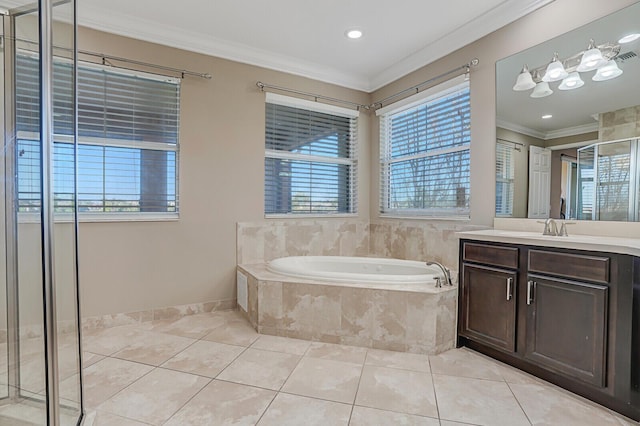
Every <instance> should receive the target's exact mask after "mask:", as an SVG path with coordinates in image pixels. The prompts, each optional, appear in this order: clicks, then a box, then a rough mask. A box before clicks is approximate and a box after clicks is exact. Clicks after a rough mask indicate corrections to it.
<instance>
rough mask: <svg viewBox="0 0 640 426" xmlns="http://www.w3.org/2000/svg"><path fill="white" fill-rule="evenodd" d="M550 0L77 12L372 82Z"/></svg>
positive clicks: (300, 0)
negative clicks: (353, 35)
mask: <svg viewBox="0 0 640 426" xmlns="http://www.w3.org/2000/svg"><path fill="white" fill-rule="evenodd" d="M551 1H553V0H473V1H468V0H447V1H442V0H438V1H435V0H398V1H394V2H392V1H388V0H384V1H383V0H322V1H311V0H270V1H265V0H262V1H259V0H183V1H181V2H179V3H175V2H173V1H168V0H135V1H132V0H109V1H104V0H82V1H79V2H78V15H79V16H78V22H79V24H80V25H83V26H87V27H90V28H95V29H98V30H102V31H106V32H110V33H115V34H120V35H124V36H129V37H133V38H137V39H142V40H148V41H152V42H156V43H161V44H165V45H168V46H173V47H178V48H181V49H186V50H190V51H195V52H199V53H204V54H209V55H213V56H218V57H222V58H227V59H231V60H234V61H239V62H243V63H248V64H253V65H258V66H263V67H266V68H271V69H275V70H279V71H284V72H288V73H293V74H297V75H302V76H305V77H310V78H313V79H316V80H321V81H325V82H330V83H334V84H338V85H341V86H345V87H349V88H353V89H358V90H364V91H367V92H371V91H373V90H375V89H377V88H379V87H381V86H383V85H385V84H387V83H390V82H392V81H394V80H396V79H398V78H400V77H402V76H404V75H406V74H407V73H409V72H411V71H414V70H416V69H418V68H420V67H422V66H424V65H427V64H428V63H430V62H433V61H435V60H437V59H438V58H441V57H443V56H445V55H447V54H449V53H451V52H452V51H454V50H456V49H459V48H461V47H463V46H465V45H466V44H469V43H471V42H473V41H475V40H477V39H479V38H481V37H483V36H485V35H487V34H489V33H491V32H493V31H495V30H497V29H498V28H501V27H503V26H505V25H506V24H509V23H510V22H513V21H514V20H516V19H518V18H520V17H522V16H524V15H526V14H527V13H530V12H532V11H533V10H535V9H537V8H539V7H541V6H543V5H545V4H547V3H549V2H551ZM352 28H357V29H360V30H361V31H362V32H363V33H364V36H363V37H362V38H361V39H359V40H350V39H347V38H346V37H345V35H344V34H345V31H346V30H348V29H352ZM469 59H471V58H469Z"/></svg>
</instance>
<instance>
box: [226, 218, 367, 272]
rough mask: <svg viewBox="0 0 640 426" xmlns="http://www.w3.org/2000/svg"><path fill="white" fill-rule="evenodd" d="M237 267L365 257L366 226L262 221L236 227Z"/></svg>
mask: <svg viewBox="0 0 640 426" xmlns="http://www.w3.org/2000/svg"><path fill="white" fill-rule="evenodd" d="M236 229H237V245H236V247H237V261H238V265H242V264H252V263H262V262H265V261H269V260H273V259H276V258H278V257H285V256H308V255H316V256H331V255H333V256H366V255H368V253H369V224H368V223H367V222H364V221H361V220H357V219H318V220H266V221H264V222H252V223H238V224H237V228H236Z"/></svg>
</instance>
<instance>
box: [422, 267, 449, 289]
mask: <svg viewBox="0 0 640 426" xmlns="http://www.w3.org/2000/svg"><path fill="white" fill-rule="evenodd" d="M432 265H436V266H437V267H439V268H440V269H441V270H442V275H443V278H444V281H445V282H446V283H447V285H450V286H453V283H452V282H451V272H450V271H449V270H448V269H447V268H445V267H444V266H442V264H441V263H438V262H427V266H432ZM436 287H442V282H441V281H440V277H436Z"/></svg>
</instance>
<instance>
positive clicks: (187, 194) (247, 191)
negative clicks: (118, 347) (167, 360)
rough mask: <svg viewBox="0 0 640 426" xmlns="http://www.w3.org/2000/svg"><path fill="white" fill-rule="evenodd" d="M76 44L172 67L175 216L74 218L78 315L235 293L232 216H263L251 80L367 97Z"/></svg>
mask: <svg viewBox="0 0 640 426" xmlns="http://www.w3.org/2000/svg"><path fill="white" fill-rule="evenodd" d="M78 41H79V48H80V49H84V50H91V51H95V52H102V53H105V54H111V55H115V56H122V57H127V58H135V59H136V60H139V61H146V62H151V63H156V64H162V65H166V66H170V67H176V68H186V69H191V70H196V71H200V72H210V73H211V74H212V75H213V79H212V80H204V79H200V78H193V77H187V78H186V79H184V80H183V83H182V94H181V115H180V220H178V221H174V222H124V223H123V222H118V223H81V224H80V244H79V247H80V283H81V291H82V292H81V296H82V308H83V312H82V314H83V316H85V317H86V316H96V315H101V314H106V313H117V312H132V311H140V310H147V309H151V308H154V307H162V306H172V305H182V304H188V303H195V302H203V301H213V300H224V299H233V298H235V265H236V223H237V222H252V221H259V220H261V219H263V200H264V196H263V190H264V189H263V185H264V184H263V181H264V94H263V93H260V92H259V91H258V90H257V88H256V86H255V83H256V81H258V80H261V81H263V82H267V83H272V84H276V85H280V86H286V87H291V88H295V89H299V90H303V91H309V92H315V93H322V94H324V95H327V96H331V97H335V98H341V99H346V100H351V101H354V102H358V103H368V102H369V99H370V96H369V95H368V94H365V93H362V92H357V91H353V90H347V89H344V88H341V87H337V86H333V85H329V84H325V83H319V82H315V81H312V80H309V79H305V78H301V77H296V76H292V75H288V74H284V73H280V72H275V71H270V70H266V69H262V68H258V67H254V66H249V65H244V64H239V63H235V62H231V61H227V60H223V59H219V58H214V57H210V56H205V55H201V54H196V53H191V52H186V51H182V50H178V49H173V48H168V47H164V46H159V45H154V44H151V43H146V42H142V41H137V40H132V39H127V38H123V37H118V36H114V35H110V34H105V33H100V32H96V31H92V30H87V29H84V28H81V29H80V31H79V36H78ZM369 128H370V125H369V117H368V115H367V114H361V118H360V126H359V138H360V141H361V144H360V161H359V181H360V183H361V185H360V188H359V192H358V193H359V204H360V214H359V218H360V219H365V220H368V209H367V206H368V205H369V200H368V195H369V188H368V182H369V170H368V159H369V156H370V153H369V148H368V141H369V139H370V138H369V134H368V133H369V131H368V130H369Z"/></svg>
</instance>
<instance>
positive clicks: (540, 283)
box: [524, 275, 608, 387]
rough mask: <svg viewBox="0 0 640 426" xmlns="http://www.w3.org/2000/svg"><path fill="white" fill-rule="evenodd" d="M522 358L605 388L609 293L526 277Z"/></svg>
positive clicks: (601, 287)
mask: <svg viewBox="0 0 640 426" xmlns="http://www.w3.org/2000/svg"><path fill="white" fill-rule="evenodd" d="M526 290H527V295H526V301H527V305H526V307H525V308H526V309H527V332H526V333H527V334H526V339H525V340H526V348H525V354H524V356H525V358H527V359H529V360H530V361H533V362H535V363H537V364H538V365H541V366H544V367H547V368H549V369H551V370H553V371H556V372H559V373H562V374H564V375H567V376H570V377H573V378H576V379H579V380H582V381H584V382H587V383H589V384H592V385H594V386H597V387H605V386H606V377H605V372H606V366H607V362H606V361H607V357H606V354H607V304H608V288H607V286H604V285H597V284H587V283H580V282H573V281H565V280H560V279H557V280H556V279H551V278H546V277H540V276H537V275H529V276H528V280H527V285H526Z"/></svg>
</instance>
